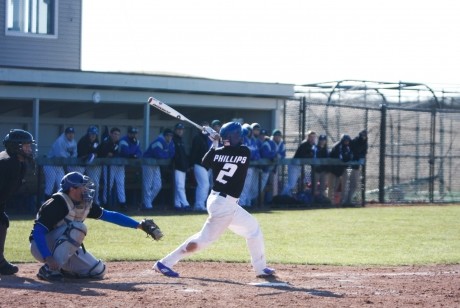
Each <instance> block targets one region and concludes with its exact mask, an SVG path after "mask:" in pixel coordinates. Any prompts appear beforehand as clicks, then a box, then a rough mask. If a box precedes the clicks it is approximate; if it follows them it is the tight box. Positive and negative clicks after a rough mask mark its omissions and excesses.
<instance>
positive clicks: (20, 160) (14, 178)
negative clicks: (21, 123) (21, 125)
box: [0, 129, 34, 275]
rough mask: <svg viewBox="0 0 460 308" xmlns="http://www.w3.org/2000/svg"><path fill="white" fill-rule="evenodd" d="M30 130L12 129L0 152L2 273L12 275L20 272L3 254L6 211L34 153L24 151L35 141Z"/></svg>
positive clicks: (0, 266) (8, 223)
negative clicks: (7, 204) (28, 144)
mask: <svg viewBox="0 0 460 308" xmlns="http://www.w3.org/2000/svg"><path fill="white" fill-rule="evenodd" d="M33 142H34V141H33V137H32V135H31V134H30V133H29V132H26V131H23V130H20V129H17V130H11V131H10V133H9V134H8V135H6V137H5V139H4V140H3V144H4V145H5V148H6V150H5V151H3V152H0V274H1V275H12V274H15V273H17V272H18V267H17V266H15V265H13V264H11V263H9V262H8V261H7V260H6V259H5V256H4V255H3V253H4V250H5V240H6V233H7V229H8V227H9V226H10V221H9V219H8V215H6V213H5V208H6V203H7V201H8V199H9V198H10V197H11V196H12V195H13V194H14V193H16V192H17V191H18V190H19V188H20V187H21V185H22V184H23V183H24V177H25V174H26V170H27V158H28V156H30V157H33V153H32V152H31V153H27V154H26V153H24V152H23V149H22V146H23V144H25V143H33Z"/></svg>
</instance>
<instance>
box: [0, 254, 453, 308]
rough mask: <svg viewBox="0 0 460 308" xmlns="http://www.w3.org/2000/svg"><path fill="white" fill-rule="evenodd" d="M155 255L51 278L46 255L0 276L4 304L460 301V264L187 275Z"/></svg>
mask: <svg viewBox="0 0 460 308" xmlns="http://www.w3.org/2000/svg"><path fill="white" fill-rule="evenodd" d="M152 264H153V263H152V262H110V263H108V269H109V271H108V274H107V276H106V278H105V279H104V280H99V281H88V280H66V281H65V282H63V283H59V284H56V283H49V282H44V281H41V280H39V279H38V278H36V276H35V274H36V272H37V270H38V268H39V264H38V263H33V264H20V270H19V273H18V274H17V275H16V276H1V277H0V288H1V289H2V292H1V293H0V303H1V304H0V306H1V307H19V306H21V307H67V308H70V307H123V308H126V307H135V306H137V307H226V308H230V307H306V306H309V307H363V306H377V307H408V306H417V307H460V265H442V266H402V267H336V266H304V265H277V266H276V269H277V272H278V274H277V278H276V279H272V280H263V279H258V278H255V277H254V274H253V272H252V270H251V267H250V266H249V265H248V264H234V263H207V262H200V263H198V262H181V263H179V264H178V265H177V266H176V267H175V269H176V270H177V271H179V272H180V273H181V278H167V277H164V276H161V275H160V274H158V273H156V272H154V271H153V270H152V269H151V267H152Z"/></svg>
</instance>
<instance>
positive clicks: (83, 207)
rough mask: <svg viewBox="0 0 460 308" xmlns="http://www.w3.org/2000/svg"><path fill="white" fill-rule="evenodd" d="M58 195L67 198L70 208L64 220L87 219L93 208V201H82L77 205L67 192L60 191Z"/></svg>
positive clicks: (66, 201) (79, 220) (81, 220)
mask: <svg viewBox="0 0 460 308" xmlns="http://www.w3.org/2000/svg"><path fill="white" fill-rule="evenodd" d="M56 195H60V196H61V197H62V198H63V199H64V200H65V203H66V205H67V208H68V209H69V213H68V214H67V216H66V217H65V218H64V221H76V222H83V221H84V220H85V219H86V217H87V216H88V213H89V211H90V210H91V204H92V202H89V203H88V202H82V203H80V204H79V205H75V204H74V203H73V201H72V199H70V197H69V196H68V195H67V194H64V193H62V192H58V193H56Z"/></svg>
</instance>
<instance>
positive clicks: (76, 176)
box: [30, 172, 163, 281]
mask: <svg viewBox="0 0 460 308" xmlns="http://www.w3.org/2000/svg"><path fill="white" fill-rule="evenodd" d="M93 187H94V183H93V182H92V180H91V178H89V177H88V176H85V175H83V174H81V173H79V172H70V173H68V174H66V175H65V176H64V177H63V178H62V181H61V185H60V190H59V191H58V192H57V193H55V194H54V195H52V196H51V198H50V199H48V200H47V201H45V202H44V203H43V205H42V206H41V207H40V209H39V211H38V214H37V217H36V219H35V223H34V226H33V229H32V233H31V235H30V243H31V244H30V250H31V253H32V255H33V256H34V258H35V259H36V260H38V261H40V262H42V263H44V265H43V266H42V267H41V268H40V270H39V271H38V274H37V276H38V277H39V278H41V279H43V280H47V281H60V280H62V279H63V278H64V277H68V278H90V279H102V278H103V277H104V275H105V273H106V266H105V264H104V263H103V262H102V261H101V260H98V259H96V258H95V257H94V256H93V255H92V254H91V253H89V252H88V251H86V250H85V248H84V246H83V240H84V238H85V236H86V232H87V228H86V226H85V224H84V223H83V222H84V220H85V219H86V218H87V217H88V218H94V219H100V220H104V221H107V222H110V223H114V224H117V225H120V226H122V227H128V228H134V229H142V230H143V231H145V232H146V233H147V235H148V236H151V237H152V238H153V239H154V240H160V239H161V238H162V237H163V234H162V232H161V230H160V229H159V228H158V226H157V225H156V224H155V223H154V222H153V220H145V219H144V220H142V221H141V222H137V221H135V220H134V219H132V218H131V217H128V216H126V215H124V214H121V213H118V212H113V211H107V210H105V209H103V208H101V207H99V206H97V205H93V204H92V203H93V196H94V189H93Z"/></svg>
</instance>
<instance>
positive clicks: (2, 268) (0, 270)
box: [0, 260, 19, 275]
mask: <svg viewBox="0 0 460 308" xmlns="http://www.w3.org/2000/svg"><path fill="white" fill-rule="evenodd" d="M18 270H19V269H18V267H17V266H16V265H14V264H11V263H10V262H8V261H6V260H3V261H2V262H1V263H0V275H13V274H16V273H17V272H18Z"/></svg>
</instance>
